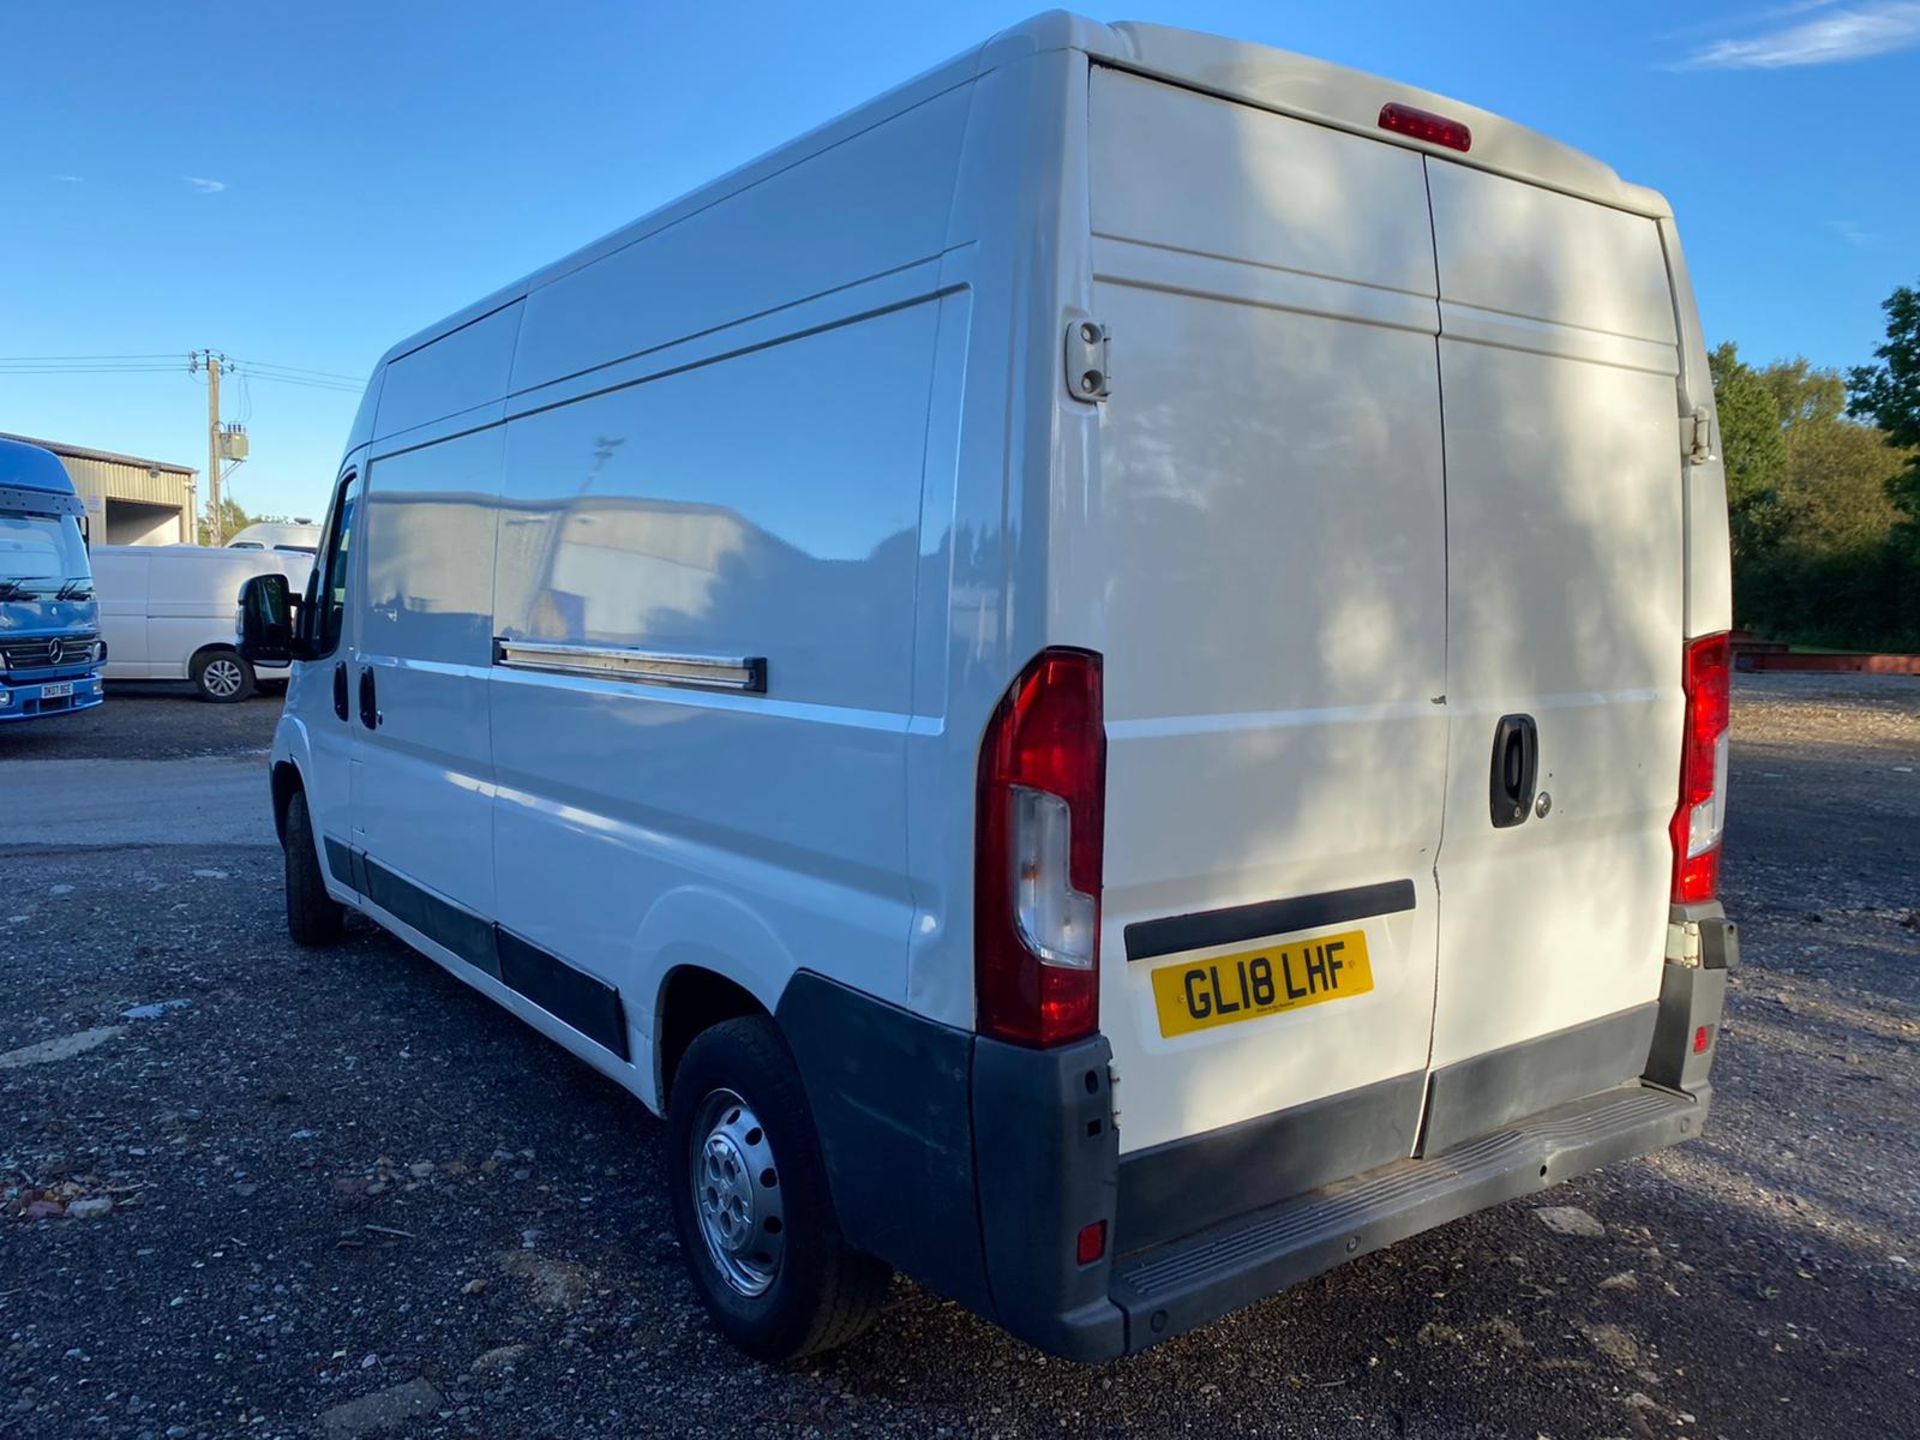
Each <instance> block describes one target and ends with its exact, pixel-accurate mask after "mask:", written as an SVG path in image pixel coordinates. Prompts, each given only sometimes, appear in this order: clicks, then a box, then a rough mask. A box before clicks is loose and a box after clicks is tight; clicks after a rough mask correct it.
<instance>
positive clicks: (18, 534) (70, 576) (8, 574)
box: [0, 515, 90, 600]
mask: <svg viewBox="0 0 1920 1440" xmlns="http://www.w3.org/2000/svg"><path fill="white" fill-rule="evenodd" d="M89 573H90V572H89V569H88V566H87V547H86V543H85V542H84V541H83V540H82V539H81V538H80V522H79V521H78V520H76V519H74V518H73V517H72V516H71V515H62V516H54V515H0V596H4V597H5V598H8V599H14V600H22V599H27V598H29V597H31V596H35V595H39V594H41V593H42V592H45V593H47V594H55V593H58V592H59V591H60V590H61V589H62V588H63V587H66V586H70V585H72V584H73V583H74V582H76V581H77V582H80V583H81V584H86V583H87V580H88V576H89Z"/></svg>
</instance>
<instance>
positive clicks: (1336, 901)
mask: <svg viewBox="0 0 1920 1440" xmlns="http://www.w3.org/2000/svg"><path fill="white" fill-rule="evenodd" d="M1413 905H1414V892H1413V881H1411V880H1388V881H1385V882H1384V883H1382V884H1379V885H1356V886H1355V887H1354V888H1353V889H1351V890H1326V891H1323V892H1321V893H1320V894H1318V895H1296V896H1294V897H1293V898H1292V899H1290V900H1263V901H1260V902H1259V903H1257V904H1253V905H1235V906H1233V907H1232V908H1231V909H1227V910H1201V911H1198V912H1196V913H1194V914H1192V915H1172V916H1169V917H1167V918H1166V919H1164V920H1136V921H1134V923H1133V924H1131V925H1129V926H1127V931H1126V940H1127V959H1129V960H1151V959H1154V958H1155V957H1156V956H1160V955H1179V954H1182V953H1183V952H1185V951H1188V950H1204V949H1206V948H1207V947H1208V946H1210V945H1231V944H1233V943H1234V942H1235V941H1238V940H1259V939H1263V938H1264V937H1266V936H1268V935H1285V934H1287V933H1289V932H1291V931H1294V930H1312V929H1316V928H1317V927H1319V926H1322V925H1338V924H1340V923H1341V922H1343V921H1347V920H1365V919H1368V918H1370V917H1372V916H1375V915H1395V914H1398V913H1399V912H1400V911H1402V910H1411V909H1413Z"/></svg>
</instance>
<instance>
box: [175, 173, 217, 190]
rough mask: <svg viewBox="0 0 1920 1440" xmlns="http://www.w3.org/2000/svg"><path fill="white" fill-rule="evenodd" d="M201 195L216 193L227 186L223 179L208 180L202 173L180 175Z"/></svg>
mask: <svg viewBox="0 0 1920 1440" xmlns="http://www.w3.org/2000/svg"><path fill="white" fill-rule="evenodd" d="M180 178H181V179H183V180H185V181H186V182H187V184H189V185H191V186H192V187H193V188H194V189H196V190H198V191H199V192H200V193H201V194H202V195H218V194H219V193H220V192H221V191H222V190H224V189H226V188H227V182H226V181H224V180H209V179H207V178H206V177H205V176H204V175H183V176H181V177H180Z"/></svg>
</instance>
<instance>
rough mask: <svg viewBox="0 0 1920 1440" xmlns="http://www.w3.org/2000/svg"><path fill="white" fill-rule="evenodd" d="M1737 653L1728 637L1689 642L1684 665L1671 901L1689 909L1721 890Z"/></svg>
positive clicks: (1673, 835) (1673, 827) (1713, 636)
mask: <svg viewBox="0 0 1920 1440" xmlns="http://www.w3.org/2000/svg"><path fill="white" fill-rule="evenodd" d="M1732 671H1733V653H1732V647H1731V646H1730V645H1729V643H1728V641H1727V637H1726V636H1725V635H1709V636H1707V637H1705V638H1704V639H1701V640H1694V641H1691V642H1690V643H1689V644H1688V645H1687V648H1686V655H1685V658H1684V660H1683V662H1682V665H1681V677H1680V678H1681V685H1682V687H1683V688H1684V689H1685V691H1686V697H1687V709H1686V728H1685V737H1686V738H1685V739H1684V740H1683V741H1682V744H1681V750H1680V805H1679V808H1678V809H1676V810H1675V811H1674V812H1673V824H1672V826H1671V827H1670V831H1669V833H1670V834H1671V835H1672V838H1673V901H1674V903H1675V904H1676V905H1691V904H1695V903H1697V902H1699V901H1703V900H1711V899H1713V898H1714V896H1715V895H1717V894H1718V893H1719V891H1720V839H1721V836H1722V835H1723V834H1725V832H1726V828H1727V724H1728V698H1729V689H1730V687H1731V685H1732V680H1733V676H1732Z"/></svg>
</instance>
